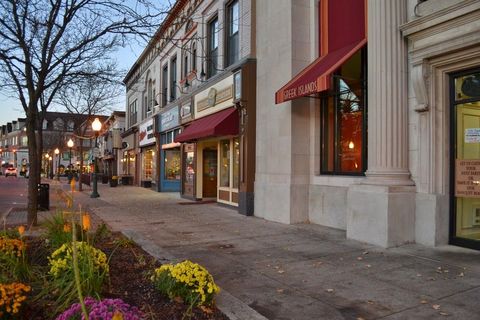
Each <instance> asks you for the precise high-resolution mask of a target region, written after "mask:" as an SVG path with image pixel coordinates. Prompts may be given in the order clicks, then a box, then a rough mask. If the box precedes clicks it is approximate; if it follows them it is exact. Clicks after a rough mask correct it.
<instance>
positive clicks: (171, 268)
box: [151, 260, 220, 306]
mask: <svg viewBox="0 0 480 320" xmlns="http://www.w3.org/2000/svg"><path fill="white" fill-rule="evenodd" d="M151 279H152V281H153V283H154V285H155V287H156V288H157V289H158V290H159V291H160V292H161V293H163V294H165V295H167V296H168V297H169V298H170V299H172V298H175V297H181V298H182V299H183V300H184V301H185V302H186V303H187V304H189V305H197V306H200V305H210V304H212V303H213V298H214V296H215V294H217V293H218V292H219V291H220V288H219V287H218V286H217V285H216V284H215V282H214V281H213V277H212V275H211V274H210V273H208V271H207V270H206V269H205V268H204V267H202V266H201V265H199V264H197V263H193V262H191V261H188V260H185V261H183V262H180V263H177V264H175V265H172V264H164V265H162V266H161V267H160V268H157V269H155V271H154V275H153V276H152V278H151Z"/></svg>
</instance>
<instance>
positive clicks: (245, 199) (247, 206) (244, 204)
mask: <svg viewBox="0 0 480 320" xmlns="http://www.w3.org/2000/svg"><path fill="white" fill-rule="evenodd" d="M254 201H255V200H254V193H253V192H245V191H240V192H239V193H238V213H240V214H243V215H245V216H253V213H254V209H253V208H254Z"/></svg>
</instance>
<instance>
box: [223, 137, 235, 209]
mask: <svg viewBox="0 0 480 320" xmlns="http://www.w3.org/2000/svg"><path fill="white" fill-rule="evenodd" d="M218 148H219V150H220V152H219V154H218V162H219V170H220V172H219V176H218V201H219V202H223V203H227V204H230V205H235V206H236V205H238V188H239V180H240V141H239V139H238V138H233V139H224V140H220V141H219V144H218Z"/></svg>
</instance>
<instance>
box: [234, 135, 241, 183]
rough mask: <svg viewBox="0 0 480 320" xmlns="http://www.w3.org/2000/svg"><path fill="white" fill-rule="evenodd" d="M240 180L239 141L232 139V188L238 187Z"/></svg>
mask: <svg viewBox="0 0 480 320" xmlns="http://www.w3.org/2000/svg"><path fill="white" fill-rule="evenodd" d="M239 180H240V141H239V140H238V138H235V139H233V188H234V189H238V187H239Z"/></svg>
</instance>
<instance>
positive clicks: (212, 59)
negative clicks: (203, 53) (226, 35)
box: [207, 17, 219, 77]
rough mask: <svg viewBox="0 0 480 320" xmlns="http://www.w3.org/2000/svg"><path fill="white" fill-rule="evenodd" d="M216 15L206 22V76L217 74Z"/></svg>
mask: <svg viewBox="0 0 480 320" xmlns="http://www.w3.org/2000/svg"><path fill="white" fill-rule="evenodd" d="M218 32H219V30H218V17H217V18H215V19H213V20H212V21H211V22H210V23H209V24H208V65H207V71H208V77H211V76H214V75H215V74H217V68H218Z"/></svg>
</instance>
